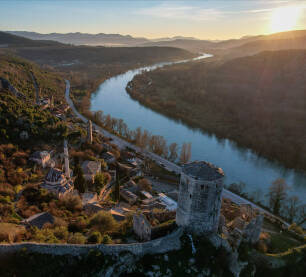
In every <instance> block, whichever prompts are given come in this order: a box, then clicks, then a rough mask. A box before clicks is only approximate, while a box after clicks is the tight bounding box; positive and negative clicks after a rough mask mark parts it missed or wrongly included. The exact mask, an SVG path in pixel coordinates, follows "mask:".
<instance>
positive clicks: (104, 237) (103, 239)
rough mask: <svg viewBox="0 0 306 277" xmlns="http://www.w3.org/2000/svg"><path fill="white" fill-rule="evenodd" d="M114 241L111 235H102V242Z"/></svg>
mask: <svg viewBox="0 0 306 277" xmlns="http://www.w3.org/2000/svg"><path fill="white" fill-rule="evenodd" d="M112 242H113V241H112V238H111V237H110V236H109V235H104V236H103V237H102V243H103V244H111V243H112Z"/></svg>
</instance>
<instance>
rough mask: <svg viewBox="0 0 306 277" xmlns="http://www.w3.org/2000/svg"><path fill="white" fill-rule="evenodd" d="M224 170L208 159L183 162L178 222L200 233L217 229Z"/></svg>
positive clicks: (177, 213) (193, 231)
mask: <svg viewBox="0 0 306 277" xmlns="http://www.w3.org/2000/svg"><path fill="white" fill-rule="evenodd" d="M223 178H224V173H223V171H222V169H221V168H217V167H215V166H214V165H212V164H210V163H207V162H203V161H201V162H197V161H196V162H192V163H188V164H185V165H183V167H182V173H181V179H180V186H179V197H178V207H177V211H176V223H177V225H178V226H181V227H184V229H186V230H187V231H190V232H192V233H196V234H202V233H209V232H217V229H218V224H219V215H220V209H221V195H222V190H223Z"/></svg>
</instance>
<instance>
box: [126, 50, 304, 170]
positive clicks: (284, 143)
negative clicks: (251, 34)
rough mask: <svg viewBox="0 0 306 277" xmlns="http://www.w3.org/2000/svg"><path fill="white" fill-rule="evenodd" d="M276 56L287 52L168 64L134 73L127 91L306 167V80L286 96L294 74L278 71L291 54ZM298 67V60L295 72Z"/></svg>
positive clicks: (147, 103) (290, 163)
mask: <svg viewBox="0 0 306 277" xmlns="http://www.w3.org/2000/svg"><path fill="white" fill-rule="evenodd" d="M278 55H280V56H283V55H285V57H282V58H283V59H282V63H281V64H276V57H275V56H277V55H276V54H270V53H268V54H267V53H265V54H260V55H257V56H256V57H246V58H243V59H237V60H233V61H230V62H227V63H225V64H223V65H217V64H208V63H205V64H185V65H176V66H171V67H165V68H162V69H158V70H155V71H150V72H145V73H143V74H139V75H137V76H135V77H134V79H133V80H132V81H131V82H130V83H129V84H128V86H127V91H128V93H129V95H130V96H131V97H132V98H133V99H135V100H137V101H139V102H140V103H141V104H142V105H144V106H146V107H149V108H151V109H153V110H155V111H157V112H159V113H162V114H164V115H166V116H167V117H170V118H173V119H175V120H180V121H182V122H183V123H185V124H187V125H188V126H190V127H192V128H199V129H201V130H203V131H204V132H206V133H208V134H214V135H216V136H217V137H218V138H220V139H230V140H232V141H234V142H235V143H237V145H238V146H239V147H244V148H248V149H252V150H253V151H254V152H255V153H256V154H257V155H260V156H263V157H265V158H267V159H269V160H271V161H277V162H279V163H281V164H283V165H285V166H286V167H287V168H294V169H300V170H305V169H306V157H305V155H303V153H304V150H305V151H306V146H305V140H306V133H305V130H301V128H300V127H301V126H302V125H301V124H302V122H303V121H302V119H303V118H304V120H305V118H306V113H305V110H304V111H303V109H302V106H303V104H302V103H303V101H304V96H303V94H302V92H301V87H302V84H299V82H298V80H296V82H297V83H298V84H299V85H300V86H299V87H297V88H295V90H293V91H291V94H290V97H289V96H288V95H287V91H288V90H290V88H291V87H292V86H291V85H290V83H294V80H295V79H294V78H293V77H292V76H291V79H290V78H289V79H288V80H283V79H279V77H278V73H277V72H280V71H281V70H285V65H286V64H287V62H289V60H290V56H288V55H287V54H286V53H279V54H278ZM286 55H287V56H286ZM292 55H293V56H291V58H292V57H294V55H295V56H297V57H298V56H299V55H302V54H301V53H300V52H293V53H292ZM264 59H267V61H266V62H265V61H264ZM288 59H289V60H288ZM258 63H261V64H262V65H263V67H264V68H265V70H266V71H267V72H266V73H265V74H266V75H268V76H269V83H267V82H268V81H259V80H258V77H257V76H260V75H261V73H260V70H261V69H260V68H259V67H258V66H257V65H258ZM265 64H267V66H266V67H265V66H264V65H265ZM271 64H272V65H271ZM277 66H278V67H280V69H278V68H277ZM298 68H300V63H298V62H297V63H296V71H297V70H298ZM291 70H292V69H291ZM274 71H275V72H274ZM286 71H288V70H286ZM284 74H285V73H284ZM254 79H255V80H254ZM239 80H240V81H239ZM259 82H262V83H263V84H262V83H259ZM296 86H297V85H296ZM294 95H295V96H296V97H295V96H294Z"/></svg>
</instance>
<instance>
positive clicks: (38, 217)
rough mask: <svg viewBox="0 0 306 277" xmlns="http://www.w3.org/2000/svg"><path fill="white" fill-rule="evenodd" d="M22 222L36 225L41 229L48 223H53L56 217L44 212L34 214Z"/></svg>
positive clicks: (27, 224)
mask: <svg viewBox="0 0 306 277" xmlns="http://www.w3.org/2000/svg"><path fill="white" fill-rule="evenodd" d="M22 223H23V224H24V225H26V226H35V227H37V228H39V229H41V228H42V227H43V226H44V225H45V224H46V223H50V224H53V223H54V217H53V216H52V215H51V214H50V213H48V212H44V213H39V214H35V215H32V216H30V217H29V218H27V219H25V220H23V222H22Z"/></svg>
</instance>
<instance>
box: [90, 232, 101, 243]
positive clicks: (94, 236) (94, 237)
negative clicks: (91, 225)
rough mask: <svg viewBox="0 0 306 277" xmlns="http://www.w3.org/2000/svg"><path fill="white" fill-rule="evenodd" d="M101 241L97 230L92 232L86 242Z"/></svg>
mask: <svg viewBox="0 0 306 277" xmlns="http://www.w3.org/2000/svg"><path fill="white" fill-rule="evenodd" d="M101 241H102V235H101V233H100V232H98V231H94V232H92V233H91V234H90V236H89V237H88V239H87V242H88V243H92V244H95V243H101Z"/></svg>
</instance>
